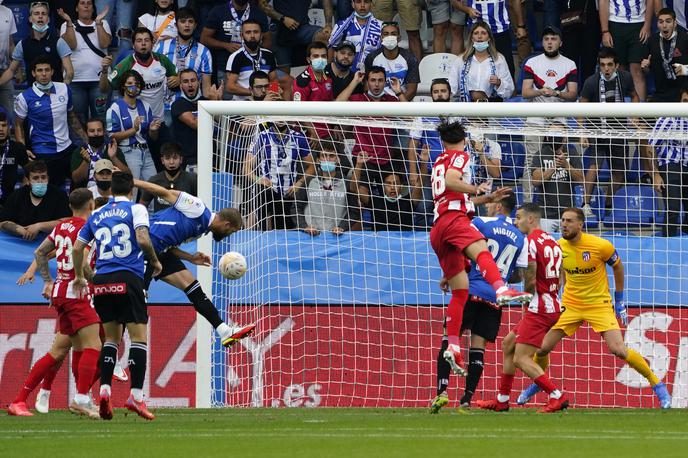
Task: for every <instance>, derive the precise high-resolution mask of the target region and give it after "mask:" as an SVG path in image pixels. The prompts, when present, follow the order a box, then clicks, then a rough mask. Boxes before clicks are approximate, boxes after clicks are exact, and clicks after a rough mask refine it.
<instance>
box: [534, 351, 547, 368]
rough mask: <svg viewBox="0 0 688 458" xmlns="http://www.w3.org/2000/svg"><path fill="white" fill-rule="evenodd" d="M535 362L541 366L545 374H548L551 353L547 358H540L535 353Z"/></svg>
mask: <svg viewBox="0 0 688 458" xmlns="http://www.w3.org/2000/svg"><path fill="white" fill-rule="evenodd" d="M533 361H534V362H535V364H537V365H538V366H540V369H542V370H543V372H547V368H548V367H549V353H548V354H546V355H545V356H538V354H537V353H535V355H534V356H533Z"/></svg>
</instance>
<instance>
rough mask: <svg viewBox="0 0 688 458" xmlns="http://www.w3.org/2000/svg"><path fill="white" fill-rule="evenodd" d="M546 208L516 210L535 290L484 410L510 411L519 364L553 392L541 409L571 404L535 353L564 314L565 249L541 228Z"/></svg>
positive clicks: (505, 346) (505, 347)
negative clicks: (561, 300) (561, 291)
mask: <svg viewBox="0 0 688 458" xmlns="http://www.w3.org/2000/svg"><path fill="white" fill-rule="evenodd" d="M541 216H542V211H541V209H540V207H539V206H538V205H537V204H533V203H527V204H524V205H523V206H521V208H519V209H518V210H517V212H516V221H515V223H516V226H518V228H519V229H520V230H521V232H523V233H524V234H528V270H527V271H526V274H525V289H526V291H528V292H530V293H533V300H532V301H531V302H530V304H528V307H527V308H526V309H525V311H524V312H523V317H522V318H521V321H520V322H519V323H518V324H517V325H516V328H514V330H512V331H511V332H510V333H509V334H508V335H507V336H506V337H505V338H504V341H503V342H502V357H503V363H502V376H501V379H500V382H499V395H498V396H497V399H496V400H488V401H478V402H477V404H478V406H479V407H480V408H481V409H487V410H494V411H496V412H505V411H507V410H509V395H510V393H511V387H512V385H513V383H514V374H515V373H516V368H517V367H518V368H519V369H521V371H523V373H525V374H526V375H527V376H528V377H530V378H531V379H533V380H534V381H535V383H536V384H537V386H540V387H542V389H544V390H545V391H547V393H549V402H548V403H547V404H546V405H545V406H544V407H543V408H542V409H540V410H539V412H543V413H549V412H556V411H558V410H563V409H565V408H567V407H568V400H567V399H566V396H564V394H563V393H562V392H561V391H560V390H558V389H556V387H555V386H554V384H553V383H552V382H551V381H550V380H549V378H548V377H547V374H545V372H544V371H543V370H542V369H541V368H540V366H538V365H537V364H536V363H535V361H533V356H534V355H535V352H536V351H537V349H538V348H540V345H541V344H542V339H543V338H544V337H545V334H546V333H547V331H549V330H550V328H551V327H552V326H553V325H554V324H555V323H556V322H557V320H558V319H559V315H560V314H561V304H559V298H558V293H559V279H560V275H559V271H560V269H561V262H562V259H563V258H562V252H561V248H559V245H558V244H557V241H556V240H554V238H552V236H550V235H549V234H548V233H547V232H545V231H543V230H542V229H541V228H540V218H541Z"/></svg>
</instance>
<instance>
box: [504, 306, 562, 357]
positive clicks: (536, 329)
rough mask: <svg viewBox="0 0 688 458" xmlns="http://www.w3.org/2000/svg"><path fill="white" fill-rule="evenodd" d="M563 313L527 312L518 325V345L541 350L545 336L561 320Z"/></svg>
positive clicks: (516, 330) (516, 331)
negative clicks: (530, 346)
mask: <svg viewBox="0 0 688 458" xmlns="http://www.w3.org/2000/svg"><path fill="white" fill-rule="evenodd" d="M559 315H561V313H533V312H525V313H524V314H523V318H521V321H519V322H518V324H517V325H516V329H514V333H516V343H520V344H527V345H532V346H534V347H538V348H540V346H541V345H542V340H543V339H544V338H545V334H547V331H549V330H550V329H551V328H552V326H554V324H555V323H556V322H557V320H559Z"/></svg>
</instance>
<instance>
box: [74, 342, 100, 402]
mask: <svg viewBox="0 0 688 458" xmlns="http://www.w3.org/2000/svg"><path fill="white" fill-rule="evenodd" d="M81 353H82V355H81V358H80V361H79V376H78V377H77V378H76V380H77V382H76V391H77V393H79V394H83V395H86V394H88V391H89V390H90V389H91V385H92V383H91V382H92V381H93V378H94V376H95V373H96V372H97V371H98V358H99V357H100V351H98V350H96V349H95V348H86V349H84V351H83V352H81Z"/></svg>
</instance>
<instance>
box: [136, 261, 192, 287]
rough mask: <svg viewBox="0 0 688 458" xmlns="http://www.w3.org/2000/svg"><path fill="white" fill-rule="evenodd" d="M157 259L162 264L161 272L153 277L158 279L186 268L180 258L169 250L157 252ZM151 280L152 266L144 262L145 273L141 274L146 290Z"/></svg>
mask: <svg viewBox="0 0 688 458" xmlns="http://www.w3.org/2000/svg"><path fill="white" fill-rule="evenodd" d="M157 255H158V261H160V264H162V272H160V274H159V275H158V276H157V277H155V279H156V280H160V279H161V278H165V277H167V276H168V275H172V274H175V273H177V272H181V271H182V270H186V266H185V265H184V263H183V262H182V260H181V259H179V258H178V257H176V256H175V255H173V254H172V253H170V252H169V251H165V252H163V253H158V254H157ZM152 280H153V266H151V264H150V263H149V262H147V263H146V273H145V274H143V286H144V289H145V290H146V291H148V288H149V287H150V284H151V281H152Z"/></svg>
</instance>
